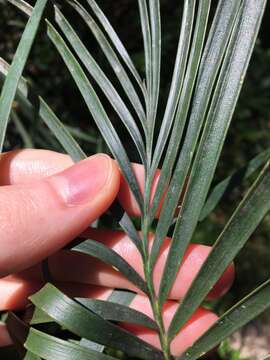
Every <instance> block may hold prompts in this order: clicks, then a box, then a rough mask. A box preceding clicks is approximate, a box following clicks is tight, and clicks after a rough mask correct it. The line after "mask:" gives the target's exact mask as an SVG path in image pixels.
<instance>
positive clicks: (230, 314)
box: [177, 280, 270, 360]
mask: <svg viewBox="0 0 270 360" xmlns="http://www.w3.org/2000/svg"><path fill="white" fill-rule="evenodd" d="M269 299H270V280H268V281H266V282H265V283H263V284H262V285H261V286H259V287H258V288H257V289H256V290H254V291H253V292H252V293H251V294H249V295H248V296H247V297H245V298H244V299H243V300H241V301H240V302H239V303H238V304H236V305H235V306H233V307H232V308H231V309H230V310H228V311H227V312H226V313H225V314H224V315H223V316H222V317H221V318H220V319H219V320H218V321H217V322H216V323H215V324H214V325H213V326H212V327H211V328H210V329H209V330H208V331H207V332H206V333H205V334H204V335H203V336H202V337H201V338H200V339H199V340H197V341H196V342H195V344H193V346H192V347H191V348H190V349H188V350H187V351H186V352H185V353H184V354H183V355H182V356H180V357H178V358H177V360H195V359H198V357H200V356H202V355H203V354H205V352H207V351H209V350H210V349H212V348H214V347H215V346H216V345H218V344H219V343H220V342H221V341H222V340H225V339H226V338H227V337H228V336H230V335H231V334H233V333H234V332H235V330H237V329H238V328H240V327H242V326H244V325H245V324H247V323H248V322H249V321H250V320H252V319H253V318H255V317H256V316H258V315H260V314H261V313H262V312H263V311H265V310H266V309H267V308H268V307H269V306H270V301H269Z"/></svg>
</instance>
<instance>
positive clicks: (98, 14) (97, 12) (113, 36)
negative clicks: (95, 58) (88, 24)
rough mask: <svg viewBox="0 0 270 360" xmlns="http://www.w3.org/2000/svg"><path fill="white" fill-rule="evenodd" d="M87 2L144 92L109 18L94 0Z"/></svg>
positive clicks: (137, 74) (139, 78)
mask: <svg viewBox="0 0 270 360" xmlns="http://www.w3.org/2000/svg"><path fill="white" fill-rule="evenodd" d="M87 2H88V4H89V5H90V6H91V8H92V10H93V12H94V14H95V15H96V17H97V18H98V20H99V22H100V24H101V25H102V27H103V28H104V30H105V31H106V33H107V35H108V37H109V38H110V40H111V42H112V44H114V47H115V48H116V49H117V51H118V54H119V55H120V56H121V58H122V60H123V61H124V63H125V64H126V66H127V67H128V69H129V70H130V72H131V73H132V75H133V76H134V78H135V79H136V81H137V83H138V85H139V86H140V88H141V90H142V92H143V94H145V86H144V84H143V82H142V79H141V77H140V75H139V73H138V71H137V70H136V68H135V66H134V64H133V61H132V59H131V58H130V56H129V54H128V52H127V50H126V48H125V46H124V45H123V43H122V41H121V40H120V39H119V37H118V35H117V33H116V32H115V30H114V29H113V27H112V25H111V24H110V22H109V20H108V19H107V17H106V16H105V14H104V13H103V11H102V10H101V9H100V7H99V6H98V4H97V2H96V1H95V0H87Z"/></svg>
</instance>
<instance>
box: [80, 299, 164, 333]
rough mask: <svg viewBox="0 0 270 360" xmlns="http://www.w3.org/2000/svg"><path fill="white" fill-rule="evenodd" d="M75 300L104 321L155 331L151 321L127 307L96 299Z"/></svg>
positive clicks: (153, 323) (154, 325)
mask: <svg viewBox="0 0 270 360" xmlns="http://www.w3.org/2000/svg"><path fill="white" fill-rule="evenodd" d="M76 300H77V301H78V302H79V303H80V304H83V305H84V306H85V307H87V308H88V309H90V310H91V311H93V312H94V313H95V314H98V315H100V316H101V317H102V318H103V319H105V320H110V321H116V322H126V323H130V324H136V325H140V326H144V327H146V328H149V329H153V330H157V325H156V323H155V322H154V321H153V320H152V319H150V318H149V317H148V316H146V315H144V314H143V313H141V312H139V311H136V310H133V309H131V308H129V307H128V306H125V305H120V304H116V303H113V302H111V301H104V300H96V299H83V298H77V299H76Z"/></svg>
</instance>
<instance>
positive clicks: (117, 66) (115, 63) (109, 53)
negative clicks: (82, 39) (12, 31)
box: [68, 0, 146, 129]
mask: <svg viewBox="0 0 270 360" xmlns="http://www.w3.org/2000/svg"><path fill="white" fill-rule="evenodd" d="M68 3H69V4H70V5H71V6H72V7H73V8H74V9H75V10H76V11H77V13H78V14H79V15H80V16H81V18H82V19H83V20H84V21H85V23H86V24H87V26H88V27H89V28H90V30H91V32H92V33H93V35H94V36H95V38H96V40H97V42H98V44H99V46H100V47H101V49H102V51H103V53H104V55H105V56H106V58H107V60H108V61H109V63H110V65H111V67H112V70H113V71H114V73H115V75H116V77H117V78H118V80H119V82H120V84H121V86H122V88H123V89H124V91H125V93H126V95H127V97H128V99H129V100H130V103H131V105H132V106H133V108H134V110H135V111H136V113H137V115H138V117H139V119H140V122H141V124H142V126H143V128H144V129H145V120H146V115H145V111H144V109H143V107H142V104H141V101H140V98H139V96H138V94H137V93H136V90H135V88H134V86H133V84H132V81H131V80H130V78H129V76H128V74H127V72H126V71H125V68H124V67H123V66H122V64H121V62H120V61H119V59H118V57H117V55H116V53H115V51H114V50H113V48H112V47H111V45H110V43H109V42H108V40H107V39H106V37H105V36H104V34H103V32H102V31H101V29H100V27H99V26H98V25H97V23H96V22H95V20H94V19H93V18H92V16H91V15H90V14H89V13H88V12H87V10H86V9H85V8H84V7H83V6H82V5H81V4H80V3H79V2H78V1H77V0H72V1H68ZM117 49H118V50H119V52H120V51H121V49H120V48H117Z"/></svg>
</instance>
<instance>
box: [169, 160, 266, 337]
mask: <svg viewBox="0 0 270 360" xmlns="http://www.w3.org/2000/svg"><path fill="white" fill-rule="evenodd" d="M269 210H270V156H269V162H268V163H267V165H266V166H265V168H264V170H263V171H262V172H261V174H260V176H259V177H258V179H257V181H256V182H255V183H254V185H253V186H252V187H251V189H250V190H249V192H248V193H247V195H246V196H245V197H244V199H243V200H242V202H241V203H240V204H239V206H238V208H237V209H236V211H235V212H234V213H233V215H232V217H231V219H230V220H229V222H228V224H227V225H226V227H225V228H224V230H223V231H222V233H221V235H220V236H219V238H218V239H217V241H216V243H215V245H214V247H213V249H212V251H211V253H210V255H209V256H208V258H207V260H206V261H205V263H204V264H203V266H202V268H201V270H200V272H199V274H198V276H197V277H196V279H195V280H194V281H193V284H192V285H191V288H190V289H189V291H188V293H187V295H186V297H185V298H184V300H183V301H182V302H181V304H180V305H179V307H178V309H177V311H176V313H175V315H174V317H173V320H172V322H171V325H170V327H169V331H168V334H169V337H170V339H172V338H173V337H174V336H175V335H176V334H177V332H178V331H179V330H180V328H181V327H182V326H183V325H184V324H185V323H186V322H187V320H188V319H189V318H190V316H191V315H192V314H193V313H194V311H195V310H196V309H197V308H198V306H199V305H200V304H201V303H202V301H203V300H204V299H205V298H206V296H207V294H208V293H209V292H210V290H211V289H212V288H213V286H214V285H215V283H216V282H217V281H218V279H219V278H220V277H221V275H222V274H223V273H224V271H225V270H226V268H227V267H228V265H229V264H230V263H231V262H232V261H233V259H234V258H235V256H236V255H237V254H238V252H239V251H240V250H241V249H242V247H243V246H244V244H245V243H246V241H247V240H248V239H249V237H250V236H251V234H252V233H253V232H254V230H255V229H256V228H257V226H258V225H259V223H260V222H261V221H262V219H263V218H264V216H265V215H266V214H267V213H268V211H269Z"/></svg>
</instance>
